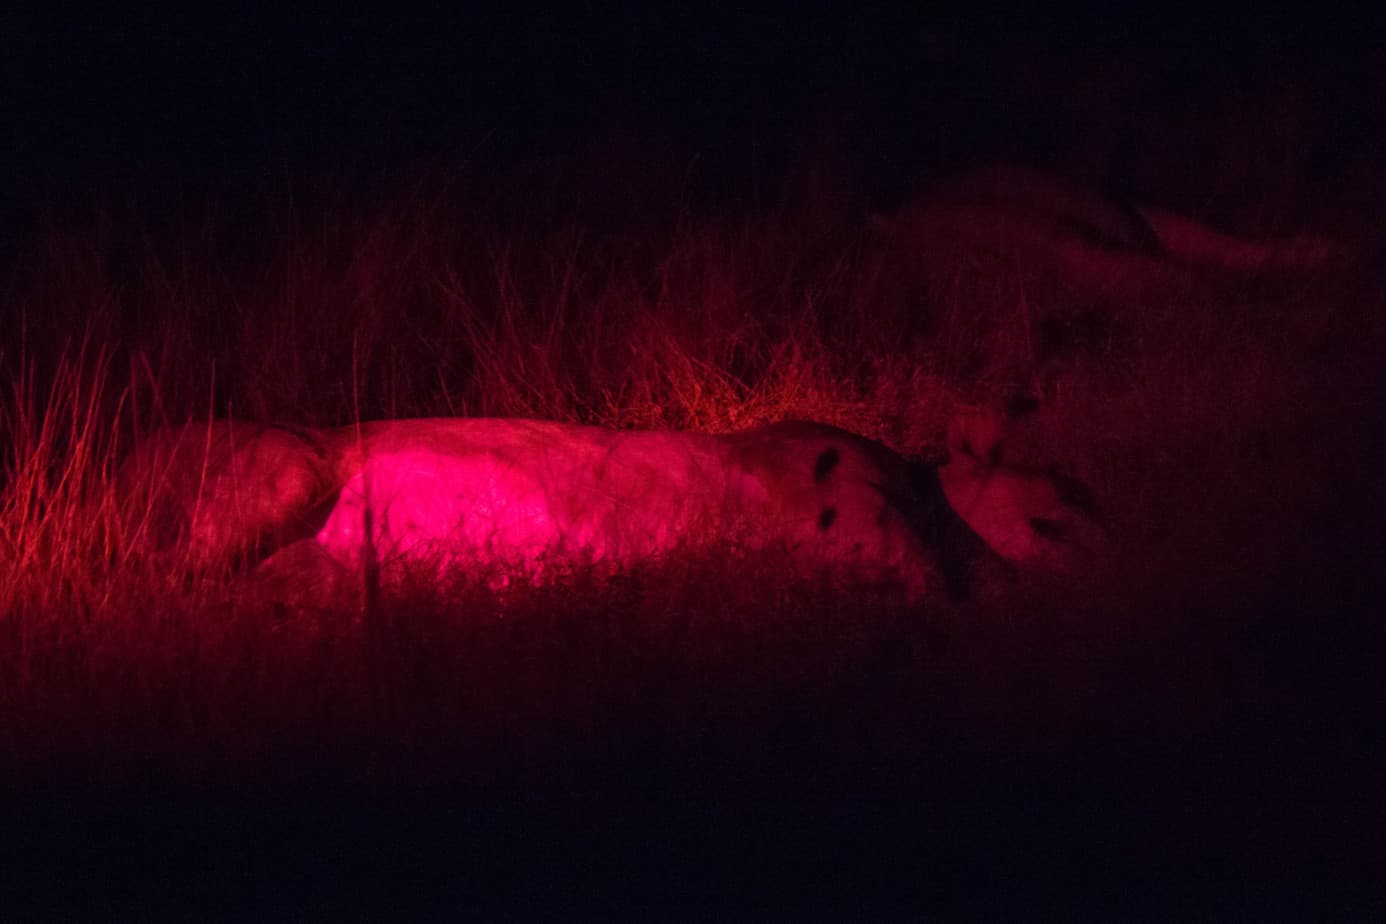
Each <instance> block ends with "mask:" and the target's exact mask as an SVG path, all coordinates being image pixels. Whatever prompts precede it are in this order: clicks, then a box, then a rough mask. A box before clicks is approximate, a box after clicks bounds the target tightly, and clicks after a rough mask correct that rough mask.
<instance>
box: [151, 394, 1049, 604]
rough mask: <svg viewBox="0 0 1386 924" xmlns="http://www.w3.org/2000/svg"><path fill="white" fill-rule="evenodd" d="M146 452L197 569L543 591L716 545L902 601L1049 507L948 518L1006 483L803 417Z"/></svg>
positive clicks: (525, 423) (409, 423)
mask: <svg viewBox="0 0 1386 924" xmlns="http://www.w3.org/2000/svg"><path fill="white" fill-rule="evenodd" d="M152 445H153V446H154V447H158V451H145V452H144V453H142V454H140V455H137V456H136V457H135V459H134V460H132V463H133V464H134V465H135V466H141V465H149V464H151V462H156V463H158V464H159V465H161V466H162V467H161V469H160V471H161V472H162V475H156V476H155V477H156V478H161V479H162V484H163V487H164V489H165V490H166V491H172V492H173V493H174V495H175V499H176V502H175V503H166V504H164V505H163V506H162V507H160V508H159V509H160V510H161V511H162V512H163V514H164V515H165V516H168V515H172V516H173V517H174V519H175V520H176V521H177V522H176V523H175V524H174V525H175V527H176V528H174V529H172V530H169V529H164V530H162V531H161V532H159V533H157V535H162V536H168V535H177V536H182V537H184V539H185V541H187V542H188V543H189V544H190V546H191V547H192V548H193V549H194V550H195V551H196V553H197V555H198V557H199V558H201V559H209V558H210V559H215V558H217V557H218V556H221V557H224V558H232V557H236V556H247V557H251V558H254V559H256V560H266V561H264V564H263V565H262V568H266V569H268V570H273V571H278V572H280V573H281V574H282V573H283V572H284V571H285V570H286V569H287V570H290V571H291V570H292V569H294V568H297V567H301V566H302V563H303V562H318V563H327V564H328V566H329V568H330V569H339V570H340V571H341V572H342V573H354V572H359V571H360V569H362V568H363V567H370V568H372V569H377V570H378V572H379V573H387V574H388V573H395V572H401V571H407V572H410V573H413V574H415V575H417V574H420V573H423V574H427V575H434V576H437V577H439V578H440V579H441V578H444V577H446V576H447V575H448V574H457V573H464V574H465V573H467V570H468V569H485V570H488V571H491V570H495V569H501V570H503V571H506V572H512V571H514V572H520V573H524V574H527V575H528V576H530V577H531V578H534V579H538V580H544V579H548V578H549V577H551V576H552V575H554V574H561V573H563V572H564V571H565V569H570V568H572V567H577V566H581V567H589V566H598V567H616V568H619V567H625V566H630V565H633V564H638V563H642V562H648V561H651V560H658V559H659V558H660V557H661V556H665V555H668V554H670V553H674V552H678V551H681V550H696V549H711V548H717V547H722V546H726V547H735V548H738V549H744V550H782V551H783V552H784V553H786V556H787V560H788V561H789V562H790V563H792V564H793V566H794V567H795V569H796V570H799V571H801V572H803V573H805V574H817V573H823V572H832V573H835V574H838V573H840V574H844V575H848V576H851V577H855V578H859V579H862V580H870V581H883V582H886V583H890V584H896V585H899V586H902V587H904V588H905V589H906V590H907V591H908V593H909V594H910V596H911V597H914V598H918V597H920V596H922V595H923V594H924V593H925V592H926V591H928V590H931V589H935V588H937V587H938V586H939V584H940V580H942V581H943V582H944V583H945V584H946V586H947V587H948V589H949V591H950V592H954V593H956V592H959V591H965V587H964V585H965V575H963V574H962V573H961V571H962V568H963V566H962V564H961V562H963V561H964V560H965V559H966V558H967V557H968V556H969V555H971V554H972V553H973V552H974V551H975V549H973V548H972V547H971V545H970V544H976V545H980V542H979V541H978V540H977V538H976V535H980V536H981V537H982V539H983V540H988V541H995V539H994V538H991V539H989V537H996V536H998V535H1002V534H1004V535H1007V536H1012V535H1017V534H1020V533H1023V532H1024V531H1025V530H1026V529H1028V528H1029V526H1030V523H1031V522H1032V520H1033V519H1034V518H1035V517H1036V516H1039V515H1048V514H1049V513H1050V511H1036V510H1018V509H1015V510H1013V509H1008V508H1007V509H1000V510H998V509H995V508H994V506H993V507H988V508H986V509H985V510H980V509H979V510H977V511H974V512H972V513H969V511H967V510H965V509H959V510H956V511H955V509H954V508H955V507H957V506H958V503H959V499H963V500H969V499H975V496H977V495H978V492H981V491H982V489H983V488H984V487H985V486H990V487H986V492H989V493H988V494H987V496H996V495H997V492H998V491H999V490H1001V489H1002V488H1003V487H1004V486H1006V485H1012V484H1014V485H1016V486H1019V485H1021V484H1022V482H1021V481H1020V480H1018V479H1019V476H1017V475H1012V474H1009V473H1007V472H1006V471H1005V470H1003V469H998V468H996V467H987V466H984V465H983V464H982V463H981V462H979V461H977V460H975V459H971V460H967V459H963V458H961V457H960V458H959V459H958V461H957V462H956V463H954V464H952V465H950V466H944V467H943V469H942V470H941V471H939V472H938V473H935V472H934V471H933V470H921V469H920V468H919V467H917V466H913V465H911V464H910V463H908V462H907V461H906V460H904V459H903V458H901V457H900V456H899V455H897V454H896V453H894V452H892V451H891V450H889V449H888V448H886V447H885V446H882V445H880V444H879V443H875V442H872V441H870V440H866V439H863V438H861V437H858V436H855V435H853V434H851V433H847V432H846V431H843V430H839V429H836V428H833V427H829V426H825V425H822V424H814V423H802V422H786V423H781V424H776V425H773V426H769V427H763V428H759V429H755V430H748V431H743V432H740V433H732V434H725V435H708V434H698V433H679V432H661V431H616V430H607V429H602V428H598V427H585V426H576V425H570V424H559V423H552V422H546V421H536V420H514V419H486V418H477V419H466V418H463V419H421V420H395V421H379V422H374V423H364V424H360V425H357V426H350V427H344V428H340V429H336V430H322V431H290V430H283V429H278V428H273V427H260V426H256V425H251V424H245V423H233V422H217V423H214V424H212V425H211V428H210V430H209V429H208V427H207V425H201V426H197V425H193V426H190V427H187V428H184V429H182V430H179V431H170V433H169V434H165V435H164V436H162V437H160V438H158V439H156V440H155V441H153V443H152ZM170 446H172V447H175V449H174V450H173V451H170V449H169V447H170ZM129 467H130V466H127V468H129ZM969 490H971V491H972V493H971V494H969V493H968V492H969ZM1012 493H1013V494H1017V492H1012ZM1024 496H1025V498H1026V499H1027V500H1028V499H1032V498H1038V499H1040V501H1041V502H1048V501H1049V500H1054V502H1056V503H1057V499H1056V498H1049V497H1048V496H1041V495H1039V494H1035V493H1034V492H1030V493H1028V494H1025V495H1024ZM950 502H951V503H950ZM959 514H961V516H959ZM999 520H1004V522H1003V523H1001V527H1000V528H1001V531H1000V532H998V525H997V524H998V521H999ZM965 523H966V524H967V525H964V524H965ZM969 527H971V528H969ZM974 533H975V534H976V535H974ZM997 551H998V552H1000V553H1001V554H1002V555H1003V556H1005V557H1008V558H1011V559H1013V560H1017V561H1020V560H1023V559H1025V558H1026V557H1027V556H1029V555H1030V553H1031V552H1032V551H1033V549H1032V547H1031V546H1027V545H1026V544H1025V543H1023V542H1021V543H1018V542H1015V541H1008V542H1007V543H1004V544H1003V547H1002V548H998V549H997Z"/></svg>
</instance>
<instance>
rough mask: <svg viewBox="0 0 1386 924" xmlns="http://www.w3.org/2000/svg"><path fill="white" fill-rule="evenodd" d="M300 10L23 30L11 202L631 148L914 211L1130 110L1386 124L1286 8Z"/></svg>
mask: <svg viewBox="0 0 1386 924" xmlns="http://www.w3.org/2000/svg"><path fill="white" fill-rule="evenodd" d="M296 6H297V5H291V4H285V5H282V6H279V7H268V6H266V7H256V6H248V7H240V6H237V7H234V8H230V9H222V10H219V11H207V10H205V9H202V8H200V7H197V6H196V5H193V7H194V8H184V9H165V10H146V9H142V8H129V9H121V8H116V7H113V8H106V9H101V10H90V11H86V12H85V13H76V12H72V11H67V12H55V11H53V10H50V9H48V8H42V9H33V8H29V9H26V8H23V7H19V8H16V7H8V8H7V9H6V10H5V11H3V12H0V35H3V36H5V38H4V40H3V41H4V49H3V51H4V54H3V59H2V61H3V63H0V67H3V70H2V71H0V81H2V83H0V85H2V86H3V91H0V92H3V97H0V103H2V104H3V115H4V120H5V124H6V126H7V130H6V132H5V144H4V148H3V153H0V156H2V157H3V161H0V166H2V167H3V177H4V180H3V182H4V186H5V188H6V189H7V190H8V191H9V192H11V193H14V192H16V191H26V190H31V189H33V188H34V186H35V184H40V185H45V184H46V185H47V186H49V187H56V188H58V189H70V188H72V187H74V186H79V187H80V186H87V187H91V186H95V187H98V188H99V187H100V186H101V184H103V183H106V184H109V183H110V181H112V180H121V181H125V180H129V179H132V178H136V179H151V178H152V179H167V178H168V177H170V176H176V177H179V178H183V179H188V180H195V179H201V178H209V177H214V178H219V179H226V178H237V177H246V176H251V177H253V176H256V175H263V174H272V173H273V172H274V171H276V170H278V171H281V172H282V171H284V170H286V169H287V170H300V169H306V170H314V169H343V168H345V169H357V170H361V171H363V172H366V173H372V172H374V173H379V172H381V171H384V170H388V169H396V168H398V167H399V166H400V165H402V164H411V163H416V162H418V161H420V160H424V159H427V160H431V161H433V162H435V163H443V164H452V165H456V164H460V163H464V162H465V163H467V164H469V165H472V166H476V167H478V168H480V169H482V170H483V172H484V171H485V169H486V168H488V167H489V166H494V165H509V164H513V163H516V162H522V161H526V160H529V159H532V158H535V157H539V156H544V155H551V154H565V153H568V152H571V151H573V150H576V149H578V148H580V147H581V146H582V145H583V144H584V143H587V142H590V141H592V140H593V139H606V138H610V137H611V136H613V135H618V134H619V135H624V136H633V137H634V138H635V139H636V143H638V144H640V145H642V146H650V145H656V144H658V145H664V146H666V147H667V148H668V149H671V150H673V151H676V152H677V157H679V158H685V159H687V158H697V163H698V169H697V173H698V176H699V177H702V178H711V185H713V186H715V187H717V188H719V189H722V190H723V191H729V192H731V193H733V194H736V195H738V196H744V195H747V194H749V193H750V192H751V191H752V189H753V188H754V186H755V184H756V183H757V182H759V183H765V182H768V181H770V180H773V179H774V178H775V177H777V176H778V175H779V174H780V173H781V172H783V170H784V169H785V167H786V165H787V164H788V163H789V162H790V161H791V160H792V159H793V158H794V157H795V156H796V154H797V155H801V156H802V151H803V149H804V148H805V147H807V146H808V143H809V141H810V140H814V139H817V140H820V141H821V138H822V136H824V135H837V136H839V141H840V142H841V145H842V149H843V151H844V152H845V153H844V154H842V155H839V156H840V158H841V159H843V160H845V161H846V164H845V167H846V169H849V170H850V171H852V172H853V173H854V174H856V175H861V176H866V177H869V178H870V182H869V185H873V186H874V187H875V188H873V189H871V190H869V193H870V194H871V195H872V196H873V197H875V198H881V197H886V198H889V197H891V196H892V195H896V194H897V193H896V190H895V189H894V188H893V187H900V186H902V185H904V184H906V183H907V182H908V180H909V179H910V178H913V177H916V176H918V175H919V173H920V172H921V170H925V169H929V168H932V167H946V166H952V165H954V164H957V163H961V162H967V161H977V160H988V159H1000V158H1014V157H1017V156H1018V157H1020V158H1022V159H1029V160H1045V159H1053V158H1054V157H1056V156H1059V155H1061V154H1062V153H1063V151H1064V149H1068V148H1072V147H1073V146H1074V145H1075V144H1076V143H1077V142H1076V139H1077V138H1078V137H1079V136H1082V135H1091V134H1092V133H1093V132H1095V131H1098V130H1100V129H1103V128H1111V127H1113V123H1115V122H1119V121H1120V120H1121V119H1122V118H1124V116H1123V114H1122V113H1121V112H1119V109H1120V107H1123V106H1127V105H1130V104H1133V103H1135V104H1140V105H1145V106H1147V107H1150V106H1153V105H1154V104H1155V103H1158V107H1159V108H1160V109H1161V110H1170V109H1174V110H1178V109H1180V108H1181V107H1183V108H1189V107H1196V106H1197V105H1199V103H1200V100H1205V99H1208V98H1211V97H1213V96H1215V95H1217V94H1219V93H1224V94H1225V93H1226V92H1227V91H1228V90H1229V89H1235V88H1237V87H1238V86H1245V85H1249V84H1251V83H1252V82H1254V81H1256V80H1264V79H1265V78H1266V76H1267V74H1268V73H1269V74H1271V75H1272V76H1273V77H1283V78H1286V79H1302V78H1305V77H1308V78H1309V79H1310V80H1311V81H1312V82H1313V85H1314V87H1315V92H1316V93H1318V94H1319V99H1318V100H1317V103H1318V104H1319V106H1318V108H1320V109H1323V110H1324V111H1323V112H1322V113H1321V118H1323V119H1331V120H1333V121H1334V122H1335V123H1337V124H1336V125H1335V126H1334V128H1333V133H1334V134H1335V135H1336V137H1337V140H1336V143H1337V144H1338V146H1339V147H1340V148H1343V147H1346V146H1350V145H1351V144H1352V143H1353V139H1354V137H1355V136H1357V135H1359V134H1361V133H1363V132H1364V131H1365V128H1366V126H1367V125H1368V124H1370V123H1373V121H1374V120H1376V119H1379V115H1378V114H1377V113H1378V109H1379V107H1377V106H1376V105H1375V104H1376V102H1377V101H1378V99H1379V95H1378V94H1379V86H1378V87H1373V86H1371V85H1370V84H1369V82H1367V81H1364V80H1363V76H1364V72H1365V71H1370V70H1371V68H1372V67H1373V62H1372V60H1371V59H1372V55H1371V52H1372V50H1373V48H1374V46H1375V44H1376V43H1375V42H1374V41H1373V38H1372V30H1371V29H1370V28H1367V27H1366V26H1365V24H1363V23H1359V22H1354V21H1352V20H1350V19H1332V18H1329V17H1322V18H1310V17H1309V16H1307V15H1304V14H1289V13H1285V12H1279V13H1276V12H1267V11H1266V10H1264V9H1256V10H1254V11H1253V10H1250V9H1247V10H1236V9H1231V8H1229V7H1227V6H1217V5H1215V6H1213V7H1208V8H1204V9H1203V10H1201V11H1197V12H1194V13H1191V14H1186V13H1184V12H1182V11H1181V12H1179V13H1175V12H1174V11H1172V10H1169V9H1163V10H1161V11H1160V12H1157V13H1153V14H1152V13H1150V12H1148V11H1136V12H1132V11H1124V12H1121V13H1115V14H1113V13H1109V14H1107V15H1104V16H1094V15H1090V14H1088V15H1084V14H1080V13H1079V12H1078V11H1077V10H1076V9H1074V8H1063V7H1060V8H1055V7H1052V6H1049V5H1045V7H1044V8H1043V9H1031V10H1029V11H1026V12H1022V13H1016V12H1014V11H1010V12H1001V11H993V12H978V11H977V10H975V9H971V10H967V11H964V10H963V9H962V8H961V7H960V5H959V6H955V7H954V8H949V7H939V6H930V5H927V4H921V5H890V6H885V7H874V6H873V7H872V8H870V9H866V8H853V6H852V5H849V4H824V3H806V4H794V5H789V4H785V5H780V6H779V7H778V8H776V7H765V6H758V7H751V8H749V9H743V10H739V11H728V10H724V9H721V8H718V7H717V5H706V4H667V5H666V4H656V5H650V6H643V7H642V6H641V5H634V4H632V5H630V6H629V7H628V6H626V5H623V4H593V5H588V4H572V5H560V4H553V5H549V6H548V7H547V8H546V7H545V6H544V5H536V4H521V5H510V4H476V5H473V4H457V5H451V6H449V5H439V6H437V7H434V8H432V9H428V10H421V9H418V8H412V7H410V8H406V9H402V10H391V11H384V10H379V9H376V10H368V9H354V10H352V9H333V10H330V11H325V10H317V11H304V10H300V9H297V8H296ZM1122 62H1125V63H1122ZM1117 127H1121V126H1117ZM1128 128H1129V127H1128ZM1326 143H1329V144H1330V145H1331V144H1332V143H1335V142H1326ZM1325 156H1326V157H1327V159H1328V160H1330V161H1331V160H1332V156H1331V155H1325ZM1329 166H1331V165H1329Z"/></svg>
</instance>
